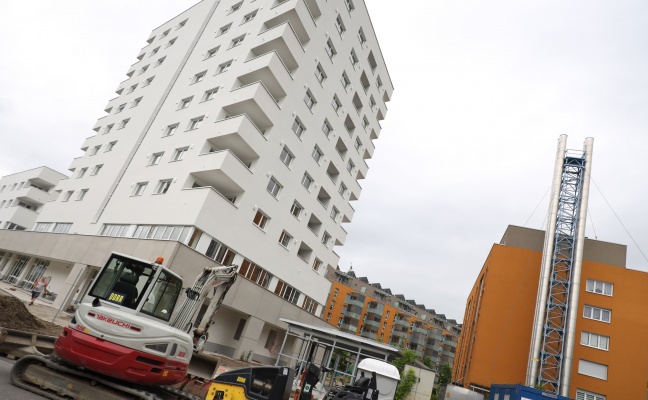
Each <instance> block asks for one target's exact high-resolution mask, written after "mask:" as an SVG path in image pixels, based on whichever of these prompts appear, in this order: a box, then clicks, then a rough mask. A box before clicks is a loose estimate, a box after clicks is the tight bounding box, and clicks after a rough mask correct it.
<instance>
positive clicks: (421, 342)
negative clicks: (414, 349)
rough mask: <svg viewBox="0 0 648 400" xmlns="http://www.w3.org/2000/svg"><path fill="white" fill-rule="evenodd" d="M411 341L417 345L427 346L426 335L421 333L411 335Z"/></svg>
mask: <svg viewBox="0 0 648 400" xmlns="http://www.w3.org/2000/svg"><path fill="white" fill-rule="evenodd" d="M409 341H410V343H412V344H415V345H417V346H419V345H420V346H422V347H425V343H426V339H425V336H420V335H416V334H414V335H410V337H409Z"/></svg>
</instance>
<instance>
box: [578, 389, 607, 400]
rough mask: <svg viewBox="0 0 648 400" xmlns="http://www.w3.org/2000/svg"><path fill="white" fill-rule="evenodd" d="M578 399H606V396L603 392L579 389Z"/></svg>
mask: <svg viewBox="0 0 648 400" xmlns="http://www.w3.org/2000/svg"><path fill="white" fill-rule="evenodd" d="M576 400H605V396H603V395H602V394H596V393H592V392H586V391H584V390H581V389H577V390H576Z"/></svg>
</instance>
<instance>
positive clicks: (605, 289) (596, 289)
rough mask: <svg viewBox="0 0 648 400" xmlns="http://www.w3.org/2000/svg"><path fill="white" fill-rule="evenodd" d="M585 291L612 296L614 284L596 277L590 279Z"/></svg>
mask: <svg viewBox="0 0 648 400" xmlns="http://www.w3.org/2000/svg"><path fill="white" fill-rule="evenodd" d="M585 291H587V292H590V293H598V294H603V295H606V296H612V292H613V291H614V285H613V284H612V283H608V282H601V281H595V280H594V279H588V280H587V282H586V284H585Z"/></svg>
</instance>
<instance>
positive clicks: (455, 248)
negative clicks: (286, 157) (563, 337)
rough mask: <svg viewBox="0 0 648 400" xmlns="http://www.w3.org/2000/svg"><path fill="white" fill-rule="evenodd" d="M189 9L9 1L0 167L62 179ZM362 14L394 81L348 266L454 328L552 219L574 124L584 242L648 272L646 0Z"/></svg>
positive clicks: (449, 6)
mask: <svg viewBox="0 0 648 400" xmlns="http://www.w3.org/2000/svg"><path fill="white" fill-rule="evenodd" d="M356 1H359V0H356ZM195 3H196V1H195V0H137V1H132V0H111V1H98V0H97V1H87V0H59V1H51V0H31V1H25V0H4V1H3V2H2V14H3V23H2V24H0V37H2V38H3V40H2V41H0V60H1V61H0V135H1V137H0V138H1V139H0V175H5V174H8V173H13V172H18V171H22V170H25V169H29V168H34V167H38V166H41V165H47V166H50V167H52V168H54V169H56V170H59V171H61V172H64V173H68V171H67V167H68V166H69V164H70V163H71V161H72V159H73V158H74V157H79V156H80V155H81V154H82V153H81V150H79V147H80V146H81V144H82V143H83V141H84V139H85V138H86V137H88V136H92V135H93V134H94V132H93V131H92V130H91V128H92V126H93V125H94V123H95V121H96V119H97V118H99V117H101V116H103V115H104V112H103V111H102V110H103V108H104V106H105V105H106V104H107V103H108V100H109V99H112V98H113V97H115V96H116V94H115V93H114V90H115V89H116V88H117V86H118V84H119V82H121V81H122V80H124V79H125V78H126V76H125V73H126V72H127V71H128V68H129V66H130V65H131V64H132V63H134V62H135V61H136V59H135V57H136V56H137V55H138V54H139V50H140V49H141V48H142V47H143V46H144V44H145V40H146V39H147V38H148V35H149V33H150V31H151V30H152V29H154V28H155V27H157V26H159V25H161V24H162V23H164V22H165V21H167V20H168V19H170V18H172V17H174V16H175V15H177V14H178V13H180V12H181V11H183V10H185V9H186V8H188V7H190V6H191V5H193V4H195ZM368 7H369V11H370V15H371V18H372V22H373V25H374V28H375V30H376V32H377V35H378V39H379V41H380V46H381V50H382V52H383V55H384V57H385V60H386V63H387V67H388V69H389V73H390V75H391V78H392V81H393V83H394V86H395V90H394V95H393V97H392V101H391V102H390V103H388V107H389V111H388V113H387V116H386V119H385V120H384V121H382V127H383V130H382V133H381V136H380V139H379V140H377V141H376V152H375V155H374V158H373V159H371V160H369V162H368V164H369V167H370V171H369V174H368V176H367V179H365V180H363V181H361V182H360V183H361V185H362V187H363V192H362V195H361V196H360V200H359V201H358V202H356V203H354V207H355V209H356V214H355V218H354V220H353V222H352V223H351V224H348V225H347V226H346V229H347V231H348V232H349V236H348V238H347V241H346V244H345V246H343V247H341V248H338V249H336V251H337V252H338V254H340V256H341V260H340V267H341V268H342V269H343V270H345V271H346V270H348V268H349V265H350V264H351V263H353V269H354V271H355V272H356V274H357V275H358V276H366V277H368V278H369V280H370V282H380V283H381V284H382V286H383V287H389V288H390V289H391V290H392V292H393V293H399V294H404V295H405V296H406V298H408V299H414V300H416V302H417V303H419V304H421V303H422V304H424V305H425V306H426V307H427V308H433V309H435V310H436V311H437V312H438V313H444V314H445V315H446V317H448V318H454V319H457V320H458V321H461V320H462V318H463V313H464V307H465V301H466V297H467V295H468V293H469V292H470V289H471V287H472V285H473V283H474V281H475V278H476V276H477V274H478V272H479V270H480V269H481V267H482V266H483V263H484V260H485V259H486V257H487V256H488V252H489V250H490V248H491V246H492V245H493V243H496V242H499V240H500V239H501V237H502V235H503V233H504V230H505V229H506V226H507V225H509V224H515V225H524V224H525V222H526V221H527V220H528V219H529V217H531V218H530V219H529V222H528V223H527V225H526V226H528V227H531V228H537V229H542V228H543V223H544V219H545V216H546V214H547V207H548V199H547V197H546V196H545V194H546V192H547V190H548V188H549V186H550V183H551V177H552V173H553V164H554V157H555V151H556V144H557V139H558V136H559V135H560V134H567V135H569V141H568V148H570V149H582V145H583V141H584V139H585V138H586V137H589V136H591V137H593V138H594V159H593V164H592V166H593V172H592V178H593V180H594V184H593V185H592V187H591V192H590V214H591V215H590V217H591V218H588V227H587V236H588V237H590V238H594V237H598V239H599V240H604V241H609V242H616V243H622V244H627V245H628V267H629V268H633V269H638V270H642V271H648V261H646V259H645V257H644V256H643V255H642V253H641V251H643V252H644V253H648V244H647V243H648V216H646V213H645V209H646V203H647V201H646V199H647V195H648V170H647V168H646V160H645V159H644V157H646V154H645V153H644V151H646V150H647V149H648V135H647V134H646V130H647V128H648V88H647V87H646V86H647V83H648V54H647V51H646V49H647V48H648V46H647V44H646V41H647V38H648V3H646V2H644V1H614V2H613V1H598V0H588V1H570V2H565V1H542V2H540V1H519V0H516V1H513V0H511V1H497V0H490V1H475V0H472V1H458V0H455V1H449V0H444V1H440V0H437V1H431V0H408V1H405V2H394V1H387V0H380V1H378V0H373V1H372V0H369V1H368ZM599 189H600V190H599ZM543 197H544V200H543ZM608 203H609V205H608ZM610 205H611V207H610ZM534 210H535V213H534ZM532 214H533V215H532ZM615 215H616V216H618V219H617V217H616V216H615ZM619 220H620V222H619ZM626 229H627V231H629V232H630V234H631V235H632V236H629V235H628V234H627V233H626ZM633 239H634V241H636V242H637V243H638V245H639V247H637V246H636V245H635V244H634V243H633ZM640 248H641V251H640Z"/></svg>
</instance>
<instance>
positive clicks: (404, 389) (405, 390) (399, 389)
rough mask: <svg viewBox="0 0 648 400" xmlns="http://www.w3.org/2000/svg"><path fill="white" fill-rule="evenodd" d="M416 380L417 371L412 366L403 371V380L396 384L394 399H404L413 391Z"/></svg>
mask: <svg viewBox="0 0 648 400" xmlns="http://www.w3.org/2000/svg"><path fill="white" fill-rule="evenodd" d="M415 382H416V372H414V370H413V369H412V368H408V369H407V371H406V372H405V373H401V380H400V382H399V383H398V386H396V392H395V393H394V400H403V399H405V397H407V395H408V394H409V393H410V392H411V391H412V388H413V387H414V383H415Z"/></svg>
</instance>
